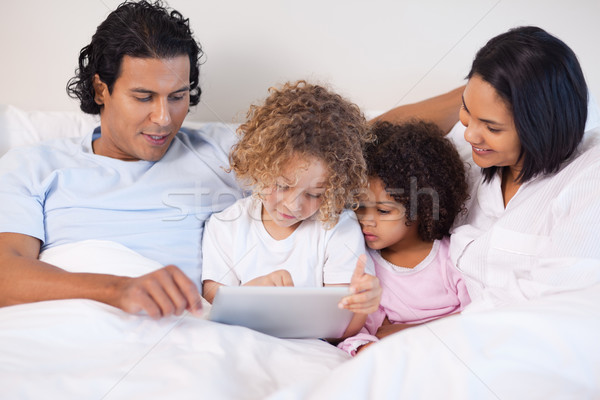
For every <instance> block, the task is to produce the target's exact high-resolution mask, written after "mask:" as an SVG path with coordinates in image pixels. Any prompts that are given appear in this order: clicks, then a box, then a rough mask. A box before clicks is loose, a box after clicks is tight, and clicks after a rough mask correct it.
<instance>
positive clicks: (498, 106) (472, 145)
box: [379, 27, 600, 329]
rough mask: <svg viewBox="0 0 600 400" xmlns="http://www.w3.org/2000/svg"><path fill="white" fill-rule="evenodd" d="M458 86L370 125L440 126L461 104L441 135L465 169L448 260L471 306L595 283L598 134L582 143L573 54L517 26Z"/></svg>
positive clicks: (487, 49) (599, 260) (580, 84)
mask: <svg viewBox="0 0 600 400" xmlns="http://www.w3.org/2000/svg"><path fill="white" fill-rule="evenodd" d="M467 78H468V82H467V85H466V86H465V87H463V88H460V89H457V90H455V91H453V92H450V93H448V94H446V95H442V96H439V97H438V98H434V99H430V100H426V101H424V102H422V103H418V104H415V105H410V106H403V107H399V108H397V109H394V110H391V111H390V112H388V113H386V114H384V115H382V116H381V117H380V118H379V119H384V120H390V121H398V120H400V119H404V118H405V116H406V115H408V114H413V115H418V116H420V117H422V118H427V119H431V120H433V121H434V122H436V123H438V125H440V126H442V127H448V121H451V120H452V118H453V117H455V116H456V113H455V111H453V109H454V108H453V105H456V102H457V101H460V102H461V103H460V109H459V115H458V116H459V118H460V122H461V123H462V125H464V128H463V127H461V126H460V125H457V126H455V127H454V129H452V131H451V132H450V134H449V137H450V138H451V139H452V140H453V141H454V142H455V144H456V145H457V147H458V149H459V151H460V153H461V155H463V157H464V158H465V161H466V162H468V163H469V164H470V165H471V168H470V170H469V184H470V188H471V190H470V196H471V199H470V201H469V202H468V203H467V208H468V213H467V214H466V215H464V216H463V217H462V218H459V219H458V221H457V223H456V224H455V228H454V229H453V231H452V244H451V257H452V259H453V261H454V263H455V265H456V266H457V267H458V268H459V269H460V270H461V271H462V272H463V273H464V274H465V276H466V279H467V287H468V289H469V293H470V294H471V297H472V299H473V305H472V307H477V305H479V306H495V305H499V304H504V303H508V302H512V301H515V300H522V299H530V298H535V297H538V296H541V295H543V294H549V293H556V292H561V291H565V290H572V289H577V288H581V287H586V286H590V285H592V284H594V283H597V282H598V281H600V279H599V276H600V267H599V266H598V265H599V264H600V246H599V245H598V244H597V238H598V237H599V236H600V203H599V200H598V198H600V174H599V173H598V172H597V171H598V170H600V146H599V145H598V139H597V137H598V136H599V135H598V133H597V132H594V131H593V130H591V131H590V132H588V133H587V134H586V135H584V131H585V124H586V119H587V116H588V106H587V105H588V91H587V85H586V83H585V79H584V76H583V73H582V70H581V67H580V65H579V62H578V61H577V57H576V56H575V54H574V53H573V51H572V50H571V49H570V48H569V47H568V46H567V45H566V44H565V43H563V42H562V41H561V40H559V39H558V38H556V37H554V36H552V35H550V34H549V33H547V32H546V31H544V30H542V29H540V28H537V27H520V28H515V29H512V30H510V31H508V32H506V33H503V34H501V35H499V36H497V37H495V38H493V39H491V40H490V41H489V42H488V43H487V44H486V45H485V46H484V47H483V48H481V49H480V50H479V52H478V53H477V55H476V57H475V59H474V61H473V65H472V68H471V71H470V72H469V74H468V76H467ZM458 93H461V94H460V95H461V98H459V97H458V95H457V94H458ZM456 108H457V109H458V107H456ZM462 135H464V139H463V138H462V137H461V136H462ZM390 329H391V327H390Z"/></svg>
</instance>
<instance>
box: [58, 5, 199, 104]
mask: <svg viewBox="0 0 600 400" xmlns="http://www.w3.org/2000/svg"><path fill="white" fill-rule="evenodd" d="M186 54H187V55H188V57H189V59H190V105H192V106H195V105H196V104H198V103H199V102H200V94H201V93H202V91H201V90H200V86H199V77H200V66H199V65H200V58H201V57H202V56H203V54H204V53H203V51H202V48H201V47H200V44H199V43H198V42H197V41H196V40H195V39H194V37H193V34H192V31H191V29H190V26H189V19H187V18H183V16H182V15H181V13H179V12H178V11H176V10H169V9H167V8H166V7H165V6H163V4H162V2H160V1H156V2H155V3H149V2H147V1H145V0H144V1H139V2H129V1H127V2H125V3H122V4H121V5H119V7H117V9H116V10H114V11H113V12H111V13H110V14H109V15H108V17H107V18H106V19H105V20H104V22H102V23H101V24H100V25H99V26H98V28H97V30H96V33H95V34H94V36H92V41H91V43H90V44H89V45H87V46H85V47H84V48H83V49H81V52H80V53H79V68H78V69H77V70H76V71H75V77H73V78H71V79H70V80H69V82H68V83H67V93H68V94H69V96H70V97H72V98H78V99H79V100H80V102H81V104H80V108H81V110H82V111H83V112H85V113H88V114H99V113H100V110H101V106H100V105H98V104H96V102H95V101H94V96H95V91H94V87H93V85H92V82H93V79H94V75H95V74H98V76H99V77H100V80H101V81H102V82H104V83H105V84H106V86H107V87H108V90H109V93H112V90H113V87H114V84H115V81H116V80H117V78H118V77H119V75H120V73H121V64H122V61H123V56H126V55H127V56H131V57H137V58H172V57H176V56H180V55H186Z"/></svg>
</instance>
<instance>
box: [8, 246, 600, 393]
mask: <svg viewBox="0 0 600 400" xmlns="http://www.w3.org/2000/svg"><path fill="white" fill-rule="evenodd" d="M42 258H43V259H44V260H45V261H48V262H51V263H55V264H57V265H60V266H61V267H64V268H65V269H68V270H71V271H90V272H93V271H110V273H115V274H116V273H119V274H122V275H131V276H134V275H139V274H143V273H146V272H149V271H151V270H153V269H155V268H158V267H160V265H157V264H156V263H154V262H152V261H149V260H147V259H144V258H143V257H141V256H139V255H138V254H136V253H135V252H132V251H130V250H128V249H126V248H124V247H122V246H120V245H117V244H114V243H110V242H82V243H75V244H72V245H67V246H62V247H60V248H55V249H51V250H49V251H46V252H45V253H44V254H43V255H42ZM207 306H208V305H207ZM599 332H600V287H590V288H588V289H586V290H580V291H577V292H566V293H562V294H558V295H554V296H549V297H546V298H543V299H539V300H535V301H529V302H526V303H520V304H515V305H512V306H509V307H505V308H502V309H496V310H488V311H472V312H468V311H467V312H466V313H464V314H463V315H460V316H455V317H449V318H446V319H444V320H440V321H436V322H432V323H429V324H427V325H423V326H421V327H419V328H413V329H409V330H406V331H404V332H402V333H400V334H396V335H393V336H391V337H388V338H386V339H384V340H383V341H381V342H380V343H379V344H377V345H375V346H371V347H370V348H369V349H368V350H366V351H364V352H362V353H361V354H360V355H359V356H357V357H356V358H355V359H353V360H350V359H349V357H348V356H347V355H346V354H345V353H343V352H342V351H340V350H338V349H337V348H335V347H333V346H331V345H329V344H327V343H325V342H322V341H319V340H283V339H277V338H273V337H270V336H267V335H263V334H260V333H257V332H254V331H251V330H249V329H246V328H241V327H232V326H226V325H220V324H216V323H213V322H209V321H206V320H204V319H202V318H198V317H194V316H191V315H189V314H186V315H184V316H182V317H172V318H166V319H162V320H160V321H155V320H152V319H150V318H148V317H146V316H140V315H128V314H125V313H123V312H121V311H120V310H117V309H115V308H112V307H110V306H106V305H103V304H100V303H96V302H92V301H87V300H60V301H48V302H40V303H34V304H26V305H19V306H13V307H5V308H0V398H1V399H192V398H194V399H263V398H270V399H304V398H310V399H399V398H402V399H502V400H504V399H598V398H600V340H598V339H597V338H598V333H599Z"/></svg>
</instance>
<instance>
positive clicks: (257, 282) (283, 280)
mask: <svg viewBox="0 0 600 400" xmlns="http://www.w3.org/2000/svg"><path fill="white" fill-rule="evenodd" d="M244 286H294V281H293V280H292V275H290V272H289V271H288V270H287V269H278V270H277V271H273V272H271V273H270V274H267V275H263V276H259V277H258V278H254V279H252V280H251V281H248V282H246V283H245V284H244Z"/></svg>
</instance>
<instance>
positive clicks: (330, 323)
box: [208, 286, 353, 338]
mask: <svg viewBox="0 0 600 400" xmlns="http://www.w3.org/2000/svg"><path fill="white" fill-rule="evenodd" d="M347 295H348V288H347V287H317V288H306V287H273V286H221V287H220V288H219V290H218V291H217V294H216V296H215V298H214V300H213V304H212V308H211V310H210V313H209V315H208V319H209V320H211V321H215V322H221V323H224V324H229V325H241V326H245V327H248V328H251V329H254V330H256V331H259V332H263V333H266V334H269V335H272V336H277V337H280V338H339V337H340V336H342V334H343V333H344V331H345V330H346V327H347V326H348V323H349V322H350V320H351V319H352V315H353V313H352V312H351V311H348V310H345V309H340V308H338V303H339V302H340V300H341V299H342V298H343V297H344V296H347Z"/></svg>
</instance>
